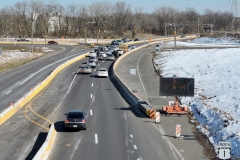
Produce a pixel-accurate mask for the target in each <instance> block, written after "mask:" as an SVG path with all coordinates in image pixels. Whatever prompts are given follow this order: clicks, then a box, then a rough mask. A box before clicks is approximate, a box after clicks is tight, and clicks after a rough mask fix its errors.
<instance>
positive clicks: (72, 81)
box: [67, 69, 80, 93]
mask: <svg viewBox="0 0 240 160" xmlns="http://www.w3.org/2000/svg"><path fill="white" fill-rule="evenodd" d="M79 70H80V69H78V71H77V73H78V72H79ZM76 77H77V74H75V76H74V78H73V80H72V82H71V84H70V86H69V88H68V90H67V93H68V92H69V91H70V89H71V87H72V85H73V82H74V80H75V78H76Z"/></svg>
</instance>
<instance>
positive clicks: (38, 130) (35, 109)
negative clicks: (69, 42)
mask: <svg viewBox="0 0 240 160" xmlns="http://www.w3.org/2000/svg"><path fill="white" fill-rule="evenodd" d="M81 52H83V50H81V49H79V50H76V49H75V50H74V49H73V48H69V51H68V52H66V50H65V51H62V52H61V53H62V54H63V56H62V58H63V57H67V55H69V54H72V55H76V54H80V53H81ZM66 54H67V55H66ZM57 55H59V53H58V54H56V56H57ZM60 57H61V56H60ZM43 59H48V60H50V58H43ZM87 59H88V58H84V59H83V60H81V61H79V62H77V63H74V64H72V65H70V66H69V67H67V68H65V69H64V70H63V71H61V72H60V73H59V74H58V75H57V76H56V78H55V79H54V80H53V82H51V84H50V85H49V86H48V87H47V88H46V89H45V90H44V91H43V92H42V93H41V94H39V95H38V96H37V97H36V98H34V99H33V100H32V101H31V102H30V103H29V104H27V105H26V106H25V107H23V108H22V109H20V110H19V111H18V112H17V113H16V114H15V115H14V116H12V117H11V118H10V119H9V120H7V121H6V122H5V123H3V124H2V125H1V126H0V144H1V146H0V153H1V154H0V159H4V160H5V159H19V160H20V159H26V160H28V159H29V160H30V159H32V158H33V156H34V155H35V154H36V152H37V151H38V149H39V148H40V147H41V145H42V143H43V142H44V141H45V139H46V136H47V132H48V129H49V125H50V124H51V123H54V124H55V129H56V131H57V138H56V140H55V143H54V147H53V149H52V151H51V154H50V156H49V158H48V159H51V160H56V159H59V160H65V159H89V160H91V159H92V160H96V159H99V160H102V159H109V160H111V159H128V160H132V159H136V160H143V159H172V160H174V159H181V158H180V157H179V156H178V154H177V153H176V152H175V148H174V147H172V146H171V145H170V144H168V142H166V141H165V140H164V139H162V137H161V134H160V131H159V130H158V128H157V127H155V126H154V125H152V124H151V123H152V122H151V121H150V120H149V119H148V118H145V116H142V114H139V110H138V109H136V108H134V107H132V106H129V104H128V103H127V102H126V101H125V100H124V99H123V97H122V95H121V94H120V93H119V92H118V90H117V89H116V87H115V86H114V83H113V82H114V81H113V79H112V77H111V72H109V74H110V77H109V78H97V77H96V71H94V72H93V74H92V75H83V74H81V73H78V71H79V67H80V66H82V65H83V64H84V63H86V61H87ZM58 60H60V59H57V60H56V59H55V60H53V61H52V63H53V62H55V61H58ZM37 62H38V61H36V62H33V63H30V64H31V65H33V66H34V63H37ZM48 64H51V63H49V62H48V63H47V64H45V65H43V66H38V67H37V68H38V69H39V70H41V69H42V68H44V67H46V66H47V65H48ZM111 64H112V62H109V61H100V62H99V64H98V65H99V66H98V67H97V68H99V67H105V68H109V67H110V66H111ZM22 67H26V65H24V66H22ZM22 67H19V68H17V69H21V68H22ZM30 68H31V67H30ZM33 68H34V67H33ZM50 68H51V67H50ZM17 69H16V70H17ZM51 69H53V68H51ZM51 69H50V70H48V71H46V72H45V76H46V75H47V72H50V71H51ZM14 70H15V69H14ZM14 70H13V71H11V72H12V74H13V73H14ZM16 70H15V72H17V71H16ZM36 71H37V70H35V72H36ZM31 73H33V71H32V72H31ZM12 74H11V73H9V72H7V73H6V76H9V77H10V76H11V75H12ZM26 75H29V72H28V74H27V73H26ZM1 76H2V75H1ZM6 76H2V77H1V79H3V80H4V78H6ZM12 76H13V75H12ZM16 77H21V76H20V73H19V76H16ZM33 77H38V76H33ZM43 77H44V76H43ZM17 79H18V80H20V79H21V78H17ZM39 79H40V80H41V79H42V77H41V78H39ZM32 80H33V79H31V80H30V81H32ZM5 81H7V80H6V79H5ZM36 81H37V80H36ZM16 82H17V81H16ZM36 83H38V82H36ZM24 84H25V83H24ZM26 84H27V83H26ZM6 88H7V87H6ZM26 88H27V87H26ZM70 109H81V110H83V111H85V112H86V113H87V114H88V119H87V130H86V131H66V130H65V129H64V119H65V115H64V114H65V113H66V112H68V111H69V110H70Z"/></svg>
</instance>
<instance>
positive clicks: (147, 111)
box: [113, 40, 162, 117]
mask: <svg viewBox="0 0 240 160" xmlns="http://www.w3.org/2000/svg"><path fill="white" fill-rule="evenodd" d="M161 41H162V40H161ZM159 42H160V41H155V42H152V43H148V44H145V45H142V46H140V47H137V48H135V49H133V50H130V51H128V52H126V53H124V54H123V55H122V56H120V57H119V58H118V59H117V60H116V61H115V63H114V65H113V77H114V78H115V80H116V82H117V83H118V85H119V86H120V87H121V88H122V89H123V90H124V92H125V93H126V94H127V95H128V96H129V97H130V99H131V102H132V103H133V105H134V106H137V107H139V109H140V110H141V111H142V112H143V113H145V115H146V116H148V117H150V110H151V109H153V108H152V107H151V106H150V105H148V104H147V106H145V105H142V104H141V103H139V102H141V100H140V98H139V97H138V96H137V95H135V94H134V93H133V92H132V91H131V89H130V88H129V87H128V86H127V85H125V84H124V83H123V81H122V79H121V78H120V77H119V76H118V75H117V73H116V71H115V70H116V67H117V65H118V64H119V62H120V61H121V60H122V59H124V58H125V57H127V56H128V55H130V54H131V53H133V52H135V51H136V50H139V49H142V48H144V47H147V46H149V45H153V44H157V43H159Z"/></svg>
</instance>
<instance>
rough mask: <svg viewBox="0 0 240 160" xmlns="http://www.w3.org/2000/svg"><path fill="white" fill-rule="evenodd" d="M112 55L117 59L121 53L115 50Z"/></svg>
mask: <svg viewBox="0 0 240 160" xmlns="http://www.w3.org/2000/svg"><path fill="white" fill-rule="evenodd" d="M112 55H114V57H115V58H118V57H119V52H118V51H116V50H114V51H112Z"/></svg>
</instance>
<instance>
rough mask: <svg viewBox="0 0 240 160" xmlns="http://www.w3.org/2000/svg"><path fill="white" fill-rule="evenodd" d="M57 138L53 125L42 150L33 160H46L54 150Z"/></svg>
mask: <svg viewBox="0 0 240 160" xmlns="http://www.w3.org/2000/svg"><path fill="white" fill-rule="evenodd" d="M56 136H57V132H56V130H55V127H54V124H52V125H51V127H50V130H49V132H48V135H47V138H46V140H45V142H44V143H43V145H42V146H41V148H40V149H39V150H38V152H37V153H36V154H35V156H34V157H33V160H46V159H47V158H48V156H49V154H50V152H51V150H52V147H53V144H54V141H55V138H56Z"/></svg>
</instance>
